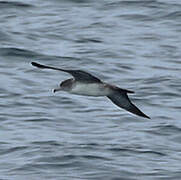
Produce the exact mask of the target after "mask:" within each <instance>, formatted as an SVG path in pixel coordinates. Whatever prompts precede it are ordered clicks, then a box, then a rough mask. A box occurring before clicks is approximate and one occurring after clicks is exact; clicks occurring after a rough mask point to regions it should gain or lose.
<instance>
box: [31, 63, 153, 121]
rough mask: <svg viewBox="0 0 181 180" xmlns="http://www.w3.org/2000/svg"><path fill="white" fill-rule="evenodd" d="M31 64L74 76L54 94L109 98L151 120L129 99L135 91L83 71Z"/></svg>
mask: <svg viewBox="0 0 181 180" xmlns="http://www.w3.org/2000/svg"><path fill="white" fill-rule="evenodd" d="M31 64H32V65H33V66H35V67H37V68H41V69H53V70H58V71H63V72H66V73H69V74H71V75H72V76H73V78H70V79H67V80H65V81H63V82H61V83H60V87H59V88H57V89H53V92H57V91H67V92H69V93H71V94H77V95H84V96H95V97H98V96H107V97H108V98H109V99H110V100H111V101H112V102H113V103H114V104H116V105H117V106H119V107H121V108H123V109H125V110H127V111H129V112H131V113H133V114H136V115H138V116H141V117H144V118H148V119H150V117H148V116H147V115H146V114H144V113H143V112H142V111H141V110H139V109H138V108H137V107H136V106H135V105H134V104H133V103H132V102H131V101H130V99H129V98H128V95H127V94H128V93H134V92H133V91H130V90H127V89H122V88H119V87H117V86H114V85H110V84H108V83H105V82H103V81H101V80H100V79H98V78H97V77H95V76H93V75H91V74H90V73H87V72H85V71H82V70H66V69H61V68H56V67H51V66H46V65H42V64H39V63H36V62H32V63H31Z"/></svg>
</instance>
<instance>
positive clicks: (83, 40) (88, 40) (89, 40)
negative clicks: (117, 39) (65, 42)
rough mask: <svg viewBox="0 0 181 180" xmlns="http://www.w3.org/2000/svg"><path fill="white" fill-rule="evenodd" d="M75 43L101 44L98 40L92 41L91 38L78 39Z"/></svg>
mask: <svg viewBox="0 0 181 180" xmlns="http://www.w3.org/2000/svg"><path fill="white" fill-rule="evenodd" d="M75 42H76V43H89V42H90V43H102V41H101V40H99V39H93V38H79V39H78V40H75Z"/></svg>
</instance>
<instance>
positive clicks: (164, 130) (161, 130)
mask: <svg viewBox="0 0 181 180" xmlns="http://www.w3.org/2000/svg"><path fill="white" fill-rule="evenodd" d="M147 132H150V133H152V134H156V135H161V136H170V135H174V134H180V133H181V128H179V127H177V126H175V125H159V126H154V127H152V130H149V131H147Z"/></svg>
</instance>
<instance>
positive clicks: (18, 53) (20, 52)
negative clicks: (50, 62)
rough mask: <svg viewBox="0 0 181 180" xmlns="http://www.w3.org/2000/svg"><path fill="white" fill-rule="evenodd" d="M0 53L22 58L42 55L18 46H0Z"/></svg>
mask: <svg viewBox="0 0 181 180" xmlns="http://www.w3.org/2000/svg"><path fill="white" fill-rule="evenodd" d="M0 54H1V55H2V56H7V57H9V56H12V57H23V58H28V59H30V58H35V57H36V58H37V57H39V56H42V55H40V54H38V53H35V52H33V51H30V50H26V49H20V48H0Z"/></svg>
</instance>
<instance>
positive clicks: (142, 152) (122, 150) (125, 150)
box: [108, 147, 166, 156]
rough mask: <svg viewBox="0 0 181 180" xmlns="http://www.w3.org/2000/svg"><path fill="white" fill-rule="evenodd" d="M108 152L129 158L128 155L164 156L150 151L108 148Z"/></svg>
mask: <svg viewBox="0 0 181 180" xmlns="http://www.w3.org/2000/svg"><path fill="white" fill-rule="evenodd" d="M108 150H110V151H113V152H119V153H124V156H130V154H134V155H136V154H149V155H152V156H153V155H157V156H166V154H164V153H162V152H158V151H151V150H136V149H129V148H116V147H115V148H109V149H108Z"/></svg>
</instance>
